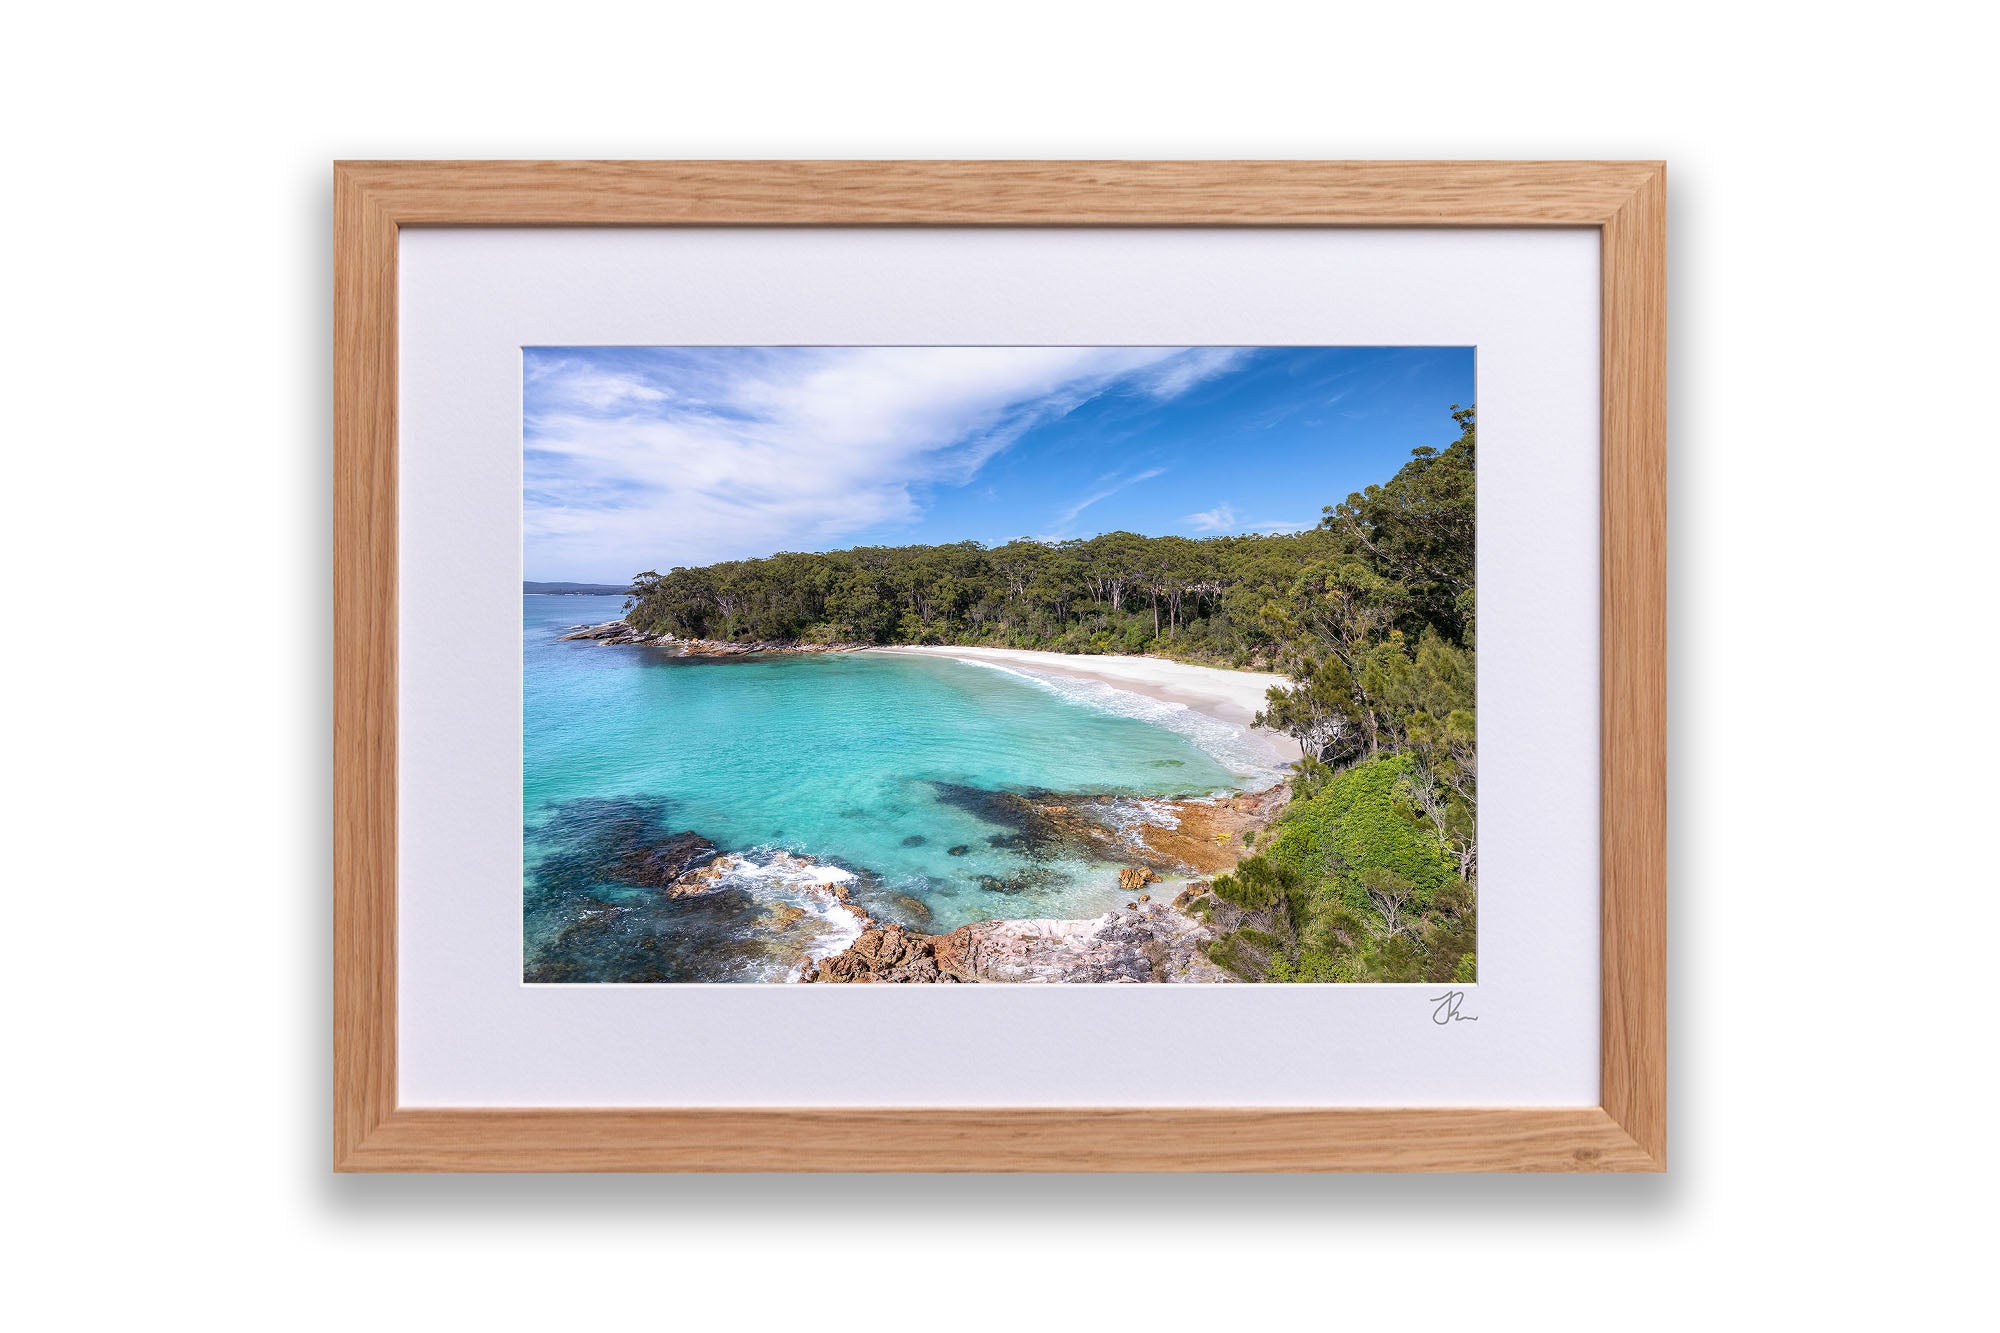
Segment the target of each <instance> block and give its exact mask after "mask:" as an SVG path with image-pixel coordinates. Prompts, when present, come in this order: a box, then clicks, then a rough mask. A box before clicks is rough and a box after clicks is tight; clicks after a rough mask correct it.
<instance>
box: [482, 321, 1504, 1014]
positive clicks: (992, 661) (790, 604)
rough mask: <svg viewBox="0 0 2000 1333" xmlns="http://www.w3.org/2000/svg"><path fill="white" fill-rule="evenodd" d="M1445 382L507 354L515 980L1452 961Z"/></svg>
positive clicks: (1459, 723) (1299, 363) (1308, 978)
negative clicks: (518, 967)
mask: <svg viewBox="0 0 2000 1333" xmlns="http://www.w3.org/2000/svg"><path fill="white" fill-rule="evenodd" d="M1474 398H1475V394H1474V350H1473V349H1472V348H1470V347H1184V348H1171V347H535V348H528V349H525V350H524V353H523V403H522V438H523V451H524V453H523V459H524V468H523V477H524V483H523V497H522V499H523V504H522V515H523V552H524V557H523V558H524V584H523V597H522V631H523V633H522V642H523V649H522V651H523V658H522V667H523V716H522V723H523V742H524V770H523V781H522V796H523V816H524V836H523V917H522V922H523V977H524V979H525V981H527V982H528V983H531V984H554V983H569V984H615V983H677V982H678V983H687V982H696V983H717V982H739V983H814V984H824V983H850V984H851V983H882V982H890V983H895V982H903V983H944V984H964V983H1004V982H1020V983H1036V982H1041V983H1072V984H1074V983H1218V984H1222V983H1246V982H1255V983H1349V984H1357V983H1383V982H1389V983H1394V982H1422V983H1438V982H1471V981H1474V980H1476V979H1477V962H1476V940H1477V917H1476V904H1477V886H1478V840H1477V819H1476V815H1477V771H1478V770H1477V744H1476V738H1477V729H1476V717H1475V652H1476V642H1477V632H1476V623H1477V617H1476V597H1475V580H1474V537H1475V531H1476V503H1475V489H1476V488H1475V433H1476V431H1475V426H1476V418H1475V409H1474Z"/></svg>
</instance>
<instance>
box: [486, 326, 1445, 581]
mask: <svg viewBox="0 0 2000 1333" xmlns="http://www.w3.org/2000/svg"><path fill="white" fill-rule="evenodd" d="M524 358H525V359H524V365H523V382H524V398H523V441H524V448H525V456H524V461H525V490H524V519H523V521H524V525H525V545H526V571H525V572H526V577H528V578H530V579H549V580H553V579H579V580H586V581H601V582H622V581H624V580H625V579H628V578H630V577H631V576H632V575H633V574H635V573H637V572H638V571H640V570H642V569H659V570H666V569H669V568H671V567H673V566H675V565H700V564H709V563H712V562H714V561H717V560H733V559H740V558H743V557H746V556H760V555H769V554H770V553H771V552H773V551H823V550H833V549H837V548H840V547H846V546H861V545H908V544H911V543H917V542H950V541H963V540H965V539H967V538H971V539H974V540H977V541H982V542H986V543H989V544H992V543H998V542H1004V541H1008V540H1010V539H1012V538H1014V537H1039V538H1042V539H1045V540H1056V539H1060V538H1064V537H1089V536H1092V535H1094V534H1096V533H1099V532H1111V531H1115V530H1117V529H1121V528H1122V529H1126V530H1129V531H1132V532H1142V533H1146V534H1148V535H1160V534H1164V533H1182V534H1185V535H1187V536H1191V537H1201V536H1211V535H1215V534H1220V533H1244V532H1288V531H1295V530H1297V529H1299V528H1302V527H1310V526H1311V525H1312V524H1314V523H1315V522H1317V521H1318V520H1319V515H1320V506H1322V505H1326V504H1333V503H1336V502H1338V501H1339V500H1341V499H1343V498H1344V497H1345V496H1346V495H1347V494H1348V492H1350V491H1355V490H1359V489H1361V488H1362V487H1363V486H1366V485H1368V484H1369V483H1371V482H1379V481H1386V480H1387V479H1388V478H1389V477H1390V475H1392V474H1393V473H1394V472H1395V470H1396V469H1397V468H1398V467H1400V466H1401V465H1402V463H1403V462H1404V460H1405V459H1407V458H1408V457H1409V453H1410V450H1411V449H1413V448H1416V447H1417V446H1418V445H1426V444H1427V445H1433V446H1436V447H1439V448H1442V447H1443V446H1444V445H1446V444H1448V443H1449V442H1450V441H1451V440H1452V439H1454V438H1455V437H1456V434H1457V432H1456V429H1455V427H1454V426H1453V424H1452V421H1451V418H1450V416H1449V415H1448V414H1449V411H1450V407H1451V405H1452V404H1453V403H1460V404H1469V403H1471V402H1472V401H1473V349H1471V348H1469V347H1262V348H1218V347H1195V348H1173V347H535V348H528V349H526V350H525V353H524Z"/></svg>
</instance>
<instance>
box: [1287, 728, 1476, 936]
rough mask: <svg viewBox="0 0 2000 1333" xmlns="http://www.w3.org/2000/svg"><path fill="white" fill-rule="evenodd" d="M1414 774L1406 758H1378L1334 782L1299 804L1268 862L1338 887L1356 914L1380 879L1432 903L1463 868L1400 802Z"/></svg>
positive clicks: (1290, 810)
mask: <svg viewBox="0 0 2000 1333" xmlns="http://www.w3.org/2000/svg"><path fill="white" fill-rule="evenodd" d="M1408 768H1409V760H1408V759H1406V758H1404V757H1403V756H1401V755H1391V756H1386V757H1384V758H1381V759H1372V760H1369V761H1367V762H1366V763H1362V764H1357V765H1355V766H1354V767H1353V768H1350V769H1348V770H1347V771H1346V772H1344V773H1342V774H1341V775H1340V776H1338V777H1336V778H1334V779H1333V780H1332V781H1331V782H1329V783H1327V784H1326V787H1325V789H1324V790H1323V791H1321V792H1320V794H1319V795H1317V796H1314V797H1312V798H1310V799H1309V800H1305V801H1298V802H1294V803H1293V804H1292V805H1291V806H1289V807H1287V809H1286V810H1285V813H1284V814H1283V815H1282V816H1281V817H1280V821H1279V823H1278V826H1277V833H1276V836H1275V837H1273V838H1272V839H1271V842H1270V845H1269V846H1268V847H1267V848H1266V849H1265V856H1266V857H1267V858H1269V859H1270V860H1272V861H1274V862H1281V863H1283V864H1284V865H1286V866H1288V867H1290V868H1293V869H1295V870H1296V871H1298V872H1299V873H1302V874H1304V875H1306V876H1308V877H1310V878H1311V879H1313V880H1315V881H1327V882H1330V883H1333V884H1335V885H1337V886H1338V888H1339V891H1340V894H1341V897H1342V899H1343V900H1344V901H1345V902H1346V903H1347V904H1348V905H1349V906H1351V907H1357V908H1360V907H1365V906H1366V905H1367V902H1368V889H1367V883H1366V881H1367V877H1368V876H1369V875H1370V874H1374V873H1381V872H1387V873H1391V874H1394V875H1396V876H1398V877H1400V878H1401V879H1402V880H1404V881H1406V882H1408V883H1409V884H1410V885H1412V886H1413V888H1414V891H1415V892H1416V894H1417V895H1418V896H1419V899H1420V901H1422V902H1428V901H1429V899H1430V897H1431V895H1432V894H1434V893H1435V892H1436V891H1437V889H1438V888H1439V887H1441V886H1442V885H1443V884H1445V883H1446V882H1447V881H1449V880H1450V879H1452V878H1453V877H1454V876H1455V874H1456V864H1455V862H1454V861H1453V859H1452V857H1451V855H1450V853H1449V851H1448V850H1447V849H1446V848H1445V847H1444V846H1443V845H1442V844H1441V843H1440V842H1439V840H1438V838H1437V835H1436V834H1435V833H1434V832H1432V831H1431V829H1430V828H1429V827H1428V826H1427V825H1425V824H1424V823H1422V822H1421V821H1419V820H1417V819H1414V818H1412V817H1411V815H1410V814H1409V813H1408V812H1407V810H1406V809H1405V808H1404V806H1403V804H1402V802H1400V801H1399V800H1398V797H1397V782H1398V779H1399V778H1401V777H1402V776H1403V774H1404V773H1405V772H1407V771H1408Z"/></svg>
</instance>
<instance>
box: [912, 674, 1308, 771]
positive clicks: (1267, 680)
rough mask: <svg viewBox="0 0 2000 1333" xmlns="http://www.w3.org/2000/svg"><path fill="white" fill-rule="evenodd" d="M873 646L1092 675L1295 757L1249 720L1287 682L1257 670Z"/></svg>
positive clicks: (1284, 740) (1281, 740)
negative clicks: (1274, 689)
mask: <svg viewBox="0 0 2000 1333" xmlns="http://www.w3.org/2000/svg"><path fill="white" fill-rule="evenodd" d="M873 651H877V652H885V653H926V654H929V655H931V656H934V657H950V658H956V659H957V660H959V661H961V662H984V663H987V664H989V665H994V666H1006V667H1013V668H1015V669H1017V670H1024V671H1031V672H1037V673H1040V674H1043V675H1049V676H1063V677H1067V678H1069V679H1071V680H1094V681H1098V682H1100V683H1102V684H1105V685H1108V686H1111V687H1112V688H1113V689H1119V690H1126V691H1129V692H1130V693H1133V694H1140V695H1144V696H1146V697H1147V698H1149V699H1159V700H1163V701H1165V702H1167V703H1177V704H1182V705H1184V706H1186V707H1187V708H1190V709H1192V710H1194V711H1195V712H1197V713H1200V714H1202V715H1204V716H1206V717H1211V718H1214V719H1215V720H1217V721H1219V722H1224V723H1227V724H1228V725H1230V726H1231V727H1234V728H1236V729H1238V730H1240V731H1241V732H1242V733H1243V734H1244V735H1246V736H1249V737H1251V738H1253V739H1254V740H1256V741H1257V742H1258V743H1259V744H1260V745H1261V746H1262V747H1263V748H1264V749H1265V750H1266V751H1267V752H1268V754H1269V756H1270V759H1271V761H1272V762H1273V763H1275V764H1278V765H1284V764H1291V763H1296V762H1297V761H1298V757H1299V747H1298V743H1297V742H1296V741H1294V740H1293V739H1292V738H1291V737H1289V736H1286V735H1284V734H1283V733H1282V732H1276V731H1271V730H1269V729H1268V728H1265V727H1257V726H1252V725H1251V719H1253V718H1254V717H1255V716H1256V715H1257V713H1258V712H1259V711H1260V710H1261V709H1262V708H1263V707H1264V692H1265V691H1266V690H1269V689H1270V688H1271V687H1272V686H1273V685H1285V684H1288V683H1289V682H1288V681H1287V680H1286V679H1285V678H1284V677H1283V676H1278V675H1272V674H1270V673H1267V672H1262V671H1231V670H1229V669H1228V668H1226V667H1210V666H1193V665H1190V664H1188V663H1186V662H1171V661H1168V660H1167V659H1165V658H1161V657H1114V656H1109V655H1105V656H1085V655H1082V654H1075V653H1043V652H1032V651H1029V650H1027V649H1023V648H965V647H958V646H955V645H950V644H946V645H940V646H921V647H920V646H916V645H903V646H899V647H894V648H880V649H875V650H873Z"/></svg>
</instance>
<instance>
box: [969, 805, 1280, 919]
mask: <svg viewBox="0 0 2000 1333" xmlns="http://www.w3.org/2000/svg"><path fill="white" fill-rule="evenodd" d="M932 786H933V788H934V790H936V792H937V794H938V797H939V798H940V799H941V800H943V801H945V802H947V803H948V804H951V805H955V806H957V807H959V808H960V809H963V810H965V811H966V812H967V813H969V814H971V815H973V816H975V817H976V818H978V819H980V820H982V821H983V822H985V823H989V824H997V825H999V826H1000V827H1002V828H1005V829H1007V830H1008V832H1006V833H1004V834H1000V835H996V836H995V837H992V838H988V839H987V841H988V842H989V843H991V844H992V845H993V846H995V847H1000V848H1004V849H1006V850H1010V851H1017V852H1020V853H1022V854H1023V855H1025V856H1027V857H1029V858H1031V859H1033V860H1038V861H1050V860H1084V861H1111V862H1114V863H1116V862H1123V863H1125V864H1126V866H1127V867H1128V868H1129V869H1137V870H1139V871H1141V872H1144V873H1147V874H1150V875H1152V876H1153V878H1154V879H1157V878H1158V877H1159V876H1160V875H1162V874H1196V875H1214V874H1220V873H1221V872H1223V871H1225V870H1228V869H1231V868H1232V867H1234V866H1235V864H1236V862H1237V861H1238V860H1239V859H1240V858H1241V857H1242V855H1243V851H1244V842H1243V835H1244V834H1245V833H1248V832H1252V831H1254V830H1256V829H1259V828H1262V827H1263V826H1264V825H1265V824H1266V823H1268V822H1269V821H1270V819H1271V817H1272V816H1273V815H1275V814H1277V812H1278V811H1279V810H1281V809H1283V808H1284V805H1285V801H1286V800H1287V798H1288V792H1287V790H1286V788H1285V786H1284V784H1282V783H1279V784H1276V785H1274V786H1271V787H1267V788H1265V789H1264V790H1263V791H1259V792H1246V793H1243V794H1241V795H1236V796H1207V797H1194V798H1191V799H1183V800H1149V801H1134V800H1132V799H1131V798H1130V797H1123V796H1074V795H1068V796H1057V795H1055V794H1053V793H1035V792H1026V793H1023V792H1009V791H988V790H985V789H984V788H979V787H971V786H964V785H960V784H956V783H948V782H938V783H933V784H932ZM950 850H951V852H952V854H953V855H958V854H959V849H958V848H956V847H954V848H952V849H950ZM1151 882H1153V881H1152V880H1146V881H1144V883H1151ZM1119 887H1120V888H1122V889H1125V890H1127V891H1128V892H1129V891H1130V890H1131V889H1133V888H1135V887H1142V885H1134V884H1131V883H1128V882H1126V880H1125V878H1124V876H1123V874H1122V872H1121V877H1120V880H1119Z"/></svg>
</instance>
